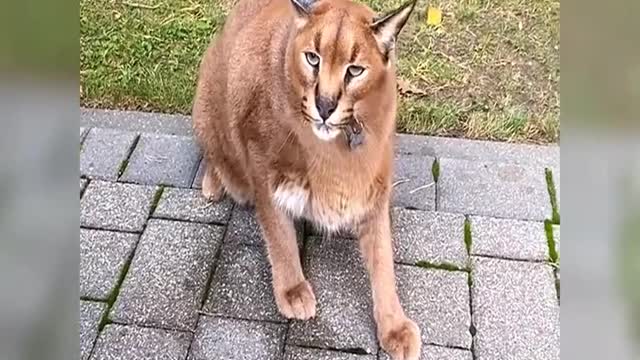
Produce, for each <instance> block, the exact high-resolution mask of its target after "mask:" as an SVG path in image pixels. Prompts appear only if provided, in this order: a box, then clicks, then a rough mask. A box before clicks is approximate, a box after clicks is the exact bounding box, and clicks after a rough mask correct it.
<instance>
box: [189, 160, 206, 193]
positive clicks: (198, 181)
mask: <svg viewBox="0 0 640 360" xmlns="http://www.w3.org/2000/svg"><path fill="white" fill-rule="evenodd" d="M206 166H207V163H206V162H205V160H204V159H202V160H201V161H200V165H199V166H198V171H197V172H196V176H195V177H194V178H193V183H192V184H191V187H192V188H194V189H202V178H204V171H205V168H206Z"/></svg>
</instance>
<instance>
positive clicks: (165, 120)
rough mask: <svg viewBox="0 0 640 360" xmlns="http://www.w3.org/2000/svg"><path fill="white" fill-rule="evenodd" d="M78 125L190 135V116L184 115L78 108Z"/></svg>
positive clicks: (191, 131)
mask: <svg viewBox="0 0 640 360" xmlns="http://www.w3.org/2000/svg"><path fill="white" fill-rule="evenodd" d="M80 125H82V126H86V127H103V128H109V129H118V130H121V131H136V132H143V133H155V134H170V135H191V134H192V133H193V130H192V124H191V118H190V117H189V116H184V115H171V114H160V113H148V112H140V111H118V110H98V109H88V108H83V109H80Z"/></svg>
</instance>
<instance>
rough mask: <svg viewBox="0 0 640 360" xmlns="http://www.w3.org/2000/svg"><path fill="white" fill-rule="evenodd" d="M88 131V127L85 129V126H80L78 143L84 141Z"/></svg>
mask: <svg viewBox="0 0 640 360" xmlns="http://www.w3.org/2000/svg"><path fill="white" fill-rule="evenodd" d="M88 132H89V129H87V128H86V127H82V126H81V127H80V144H82V143H83V142H84V139H85V137H86V136H87V133H88Z"/></svg>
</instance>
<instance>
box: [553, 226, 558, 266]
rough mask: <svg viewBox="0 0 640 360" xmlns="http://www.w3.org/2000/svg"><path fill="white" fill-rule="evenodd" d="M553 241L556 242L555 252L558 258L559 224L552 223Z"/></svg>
mask: <svg viewBox="0 0 640 360" xmlns="http://www.w3.org/2000/svg"><path fill="white" fill-rule="evenodd" d="M552 230H553V241H555V243H556V253H558V259H560V225H553V227H552Z"/></svg>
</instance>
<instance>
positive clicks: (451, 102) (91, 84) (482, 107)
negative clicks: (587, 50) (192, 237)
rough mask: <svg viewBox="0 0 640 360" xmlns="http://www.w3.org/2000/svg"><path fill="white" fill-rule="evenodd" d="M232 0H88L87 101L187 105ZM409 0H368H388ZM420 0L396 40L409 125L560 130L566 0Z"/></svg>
mask: <svg viewBox="0 0 640 360" xmlns="http://www.w3.org/2000/svg"><path fill="white" fill-rule="evenodd" d="M234 1H235V0H135V2H134V1H132V2H128V1H121V0H80V31H81V36H80V45H81V53H80V64H81V69H80V79H81V89H80V91H81V103H82V104H83V105H84V106H88V107H101V108H114V109H135V110H144V111H163V112H175V113H185V114H188V113H189V111H190V108H191V100H192V96H193V91H194V87H195V76H196V71H197V67H198V63H199V61H200V56H201V54H202V52H203V51H204V49H205V47H206V46H207V44H208V42H209V39H210V37H211V35H212V34H215V33H216V32H217V31H218V30H220V29H221V28H222V25H223V23H224V19H225V15H226V14H227V13H228V11H229V9H230V8H231V6H232V4H233V3H234ZM403 1H404V0H363V2H365V3H367V4H369V5H370V6H371V7H372V8H373V9H374V10H378V11H384V10H389V9H392V8H393V7H395V6H396V5H398V4H400V3H401V2H403ZM429 5H430V6H435V7H438V8H440V9H442V13H443V16H442V23H441V24H440V25H439V26H432V25H427V23H426V21H425V13H426V7H427V3H426V2H425V0H419V5H418V8H417V11H416V12H415V13H414V16H413V18H412V20H411V21H410V22H409V23H408V24H407V27H406V28H405V30H404V32H403V34H402V36H401V38H400V45H399V65H398V66H399V73H400V79H401V84H400V89H401V98H400V113H399V117H398V130H399V131H401V132H409V133H419V134H429V135H440V136H456V137H466V138H475V139H491V140H502V141H514V142H530V143H549V142H556V141H557V140H558V138H559V111H560V105H559V94H558V90H559V80H560V61H559V53H560V49H559V46H560V40H559V39H560V35H559V32H560V31H559V30H560V21H559V20H560V2H559V0H493V1H492V0H430V1H429Z"/></svg>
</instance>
